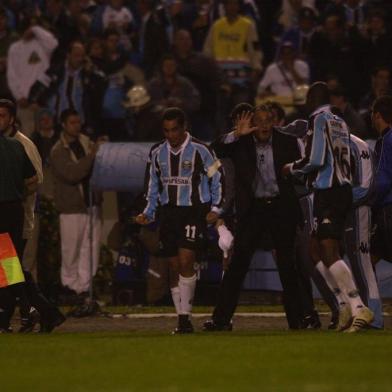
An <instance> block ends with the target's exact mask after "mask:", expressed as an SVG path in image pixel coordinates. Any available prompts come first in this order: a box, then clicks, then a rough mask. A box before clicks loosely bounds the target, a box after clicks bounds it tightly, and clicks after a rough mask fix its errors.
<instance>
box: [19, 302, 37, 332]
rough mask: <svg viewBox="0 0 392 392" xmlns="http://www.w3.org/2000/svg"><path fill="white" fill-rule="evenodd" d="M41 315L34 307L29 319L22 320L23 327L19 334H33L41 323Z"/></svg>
mask: <svg viewBox="0 0 392 392" xmlns="http://www.w3.org/2000/svg"><path fill="white" fill-rule="evenodd" d="M39 319H40V315H39V313H38V312H37V310H36V309H35V308H33V307H31V308H30V311H29V314H28V317H26V318H24V317H22V319H21V326H20V328H19V331H18V332H19V333H29V332H32V331H33V329H34V327H35V325H36V324H37V323H38V322H39Z"/></svg>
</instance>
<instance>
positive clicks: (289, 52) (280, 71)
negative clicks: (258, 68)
mask: <svg viewBox="0 0 392 392" xmlns="http://www.w3.org/2000/svg"><path fill="white" fill-rule="evenodd" d="M309 78H310V75H309V66H308V64H307V63H306V62H304V61H302V60H299V59H297V58H296V53H295V50H294V48H293V45H292V43H291V42H290V41H287V42H283V43H282V46H281V48H280V53H279V57H278V60H277V61H275V62H274V63H272V64H271V65H269V66H268V67H267V69H266V71H265V74H264V76H263V78H262V79H261V81H260V83H259V86H258V96H259V97H260V98H268V97H273V96H278V97H292V96H293V92H294V90H295V88H296V87H297V86H298V85H301V84H307V83H309Z"/></svg>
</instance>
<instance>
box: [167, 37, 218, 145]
mask: <svg viewBox="0 0 392 392" xmlns="http://www.w3.org/2000/svg"><path fill="white" fill-rule="evenodd" d="M173 54H174V56H175V58H176V61H177V64H178V72H179V73H180V74H181V75H182V76H185V77H186V78H188V79H189V80H190V81H191V82H192V83H193V84H194V85H195V87H196V88H197V89H198V90H199V92H200V99H201V102H200V112H199V114H198V125H195V128H196V129H200V128H203V129H206V132H205V134H204V135H203V136H204V137H203V138H202V139H203V140H205V139H206V138H207V139H209V138H211V137H212V136H213V131H212V127H213V126H214V125H215V121H216V111H217V109H218V108H217V103H218V94H219V88H220V84H221V82H222V78H221V75H220V70H219V68H218V67H217V65H216V63H215V61H214V60H213V59H212V58H211V57H207V56H205V55H204V54H202V53H197V52H196V51H194V50H193V43H192V36H191V34H190V33H189V32H188V31H186V30H178V31H177V32H176V33H175V36H174V47H173ZM201 136H202V135H199V137H201Z"/></svg>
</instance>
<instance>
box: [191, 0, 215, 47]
mask: <svg viewBox="0 0 392 392" xmlns="http://www.w3.org/2000/svg"><path fill="white" fill-rule="evenodd" d="M211 5H212V4H211V1H210V0H196V1H195V4H194V8H193V10H192V11H191V12H190V15H189V19H190V21H189V23H188V24H189V26H188V28H187V30H189V32H190V34H191V36H192V40H193V43H194V47H195V50H196V51H198V52H201V51H202V50H203V46H204V41H205V40H206V37H207V35H208V31H209V30H210V27H211V25H212V23H213V22H214V17H213V11H212V7H211Z"/></svg>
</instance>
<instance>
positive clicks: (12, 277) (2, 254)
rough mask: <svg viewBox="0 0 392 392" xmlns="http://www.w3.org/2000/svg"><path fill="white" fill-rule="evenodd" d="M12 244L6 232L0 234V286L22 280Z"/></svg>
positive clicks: (18, 262)
mask: <svg viewBox="0 0 392 392" xmlns="http://www.w3.org/2000/svg"><path fill="white" fill-rule="evenodd" d="M24 281H25V279H24V275H23V271H22V266H21V265H20V261H19V258H18V256H17V254H16V250H15V247H14V244H13V243H12V240H11V237H10V236H9V234H8V233H2V234H0V288H3V287H7V286H11V285H13V284H16V283H22V282H24Z"/></svg>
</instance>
